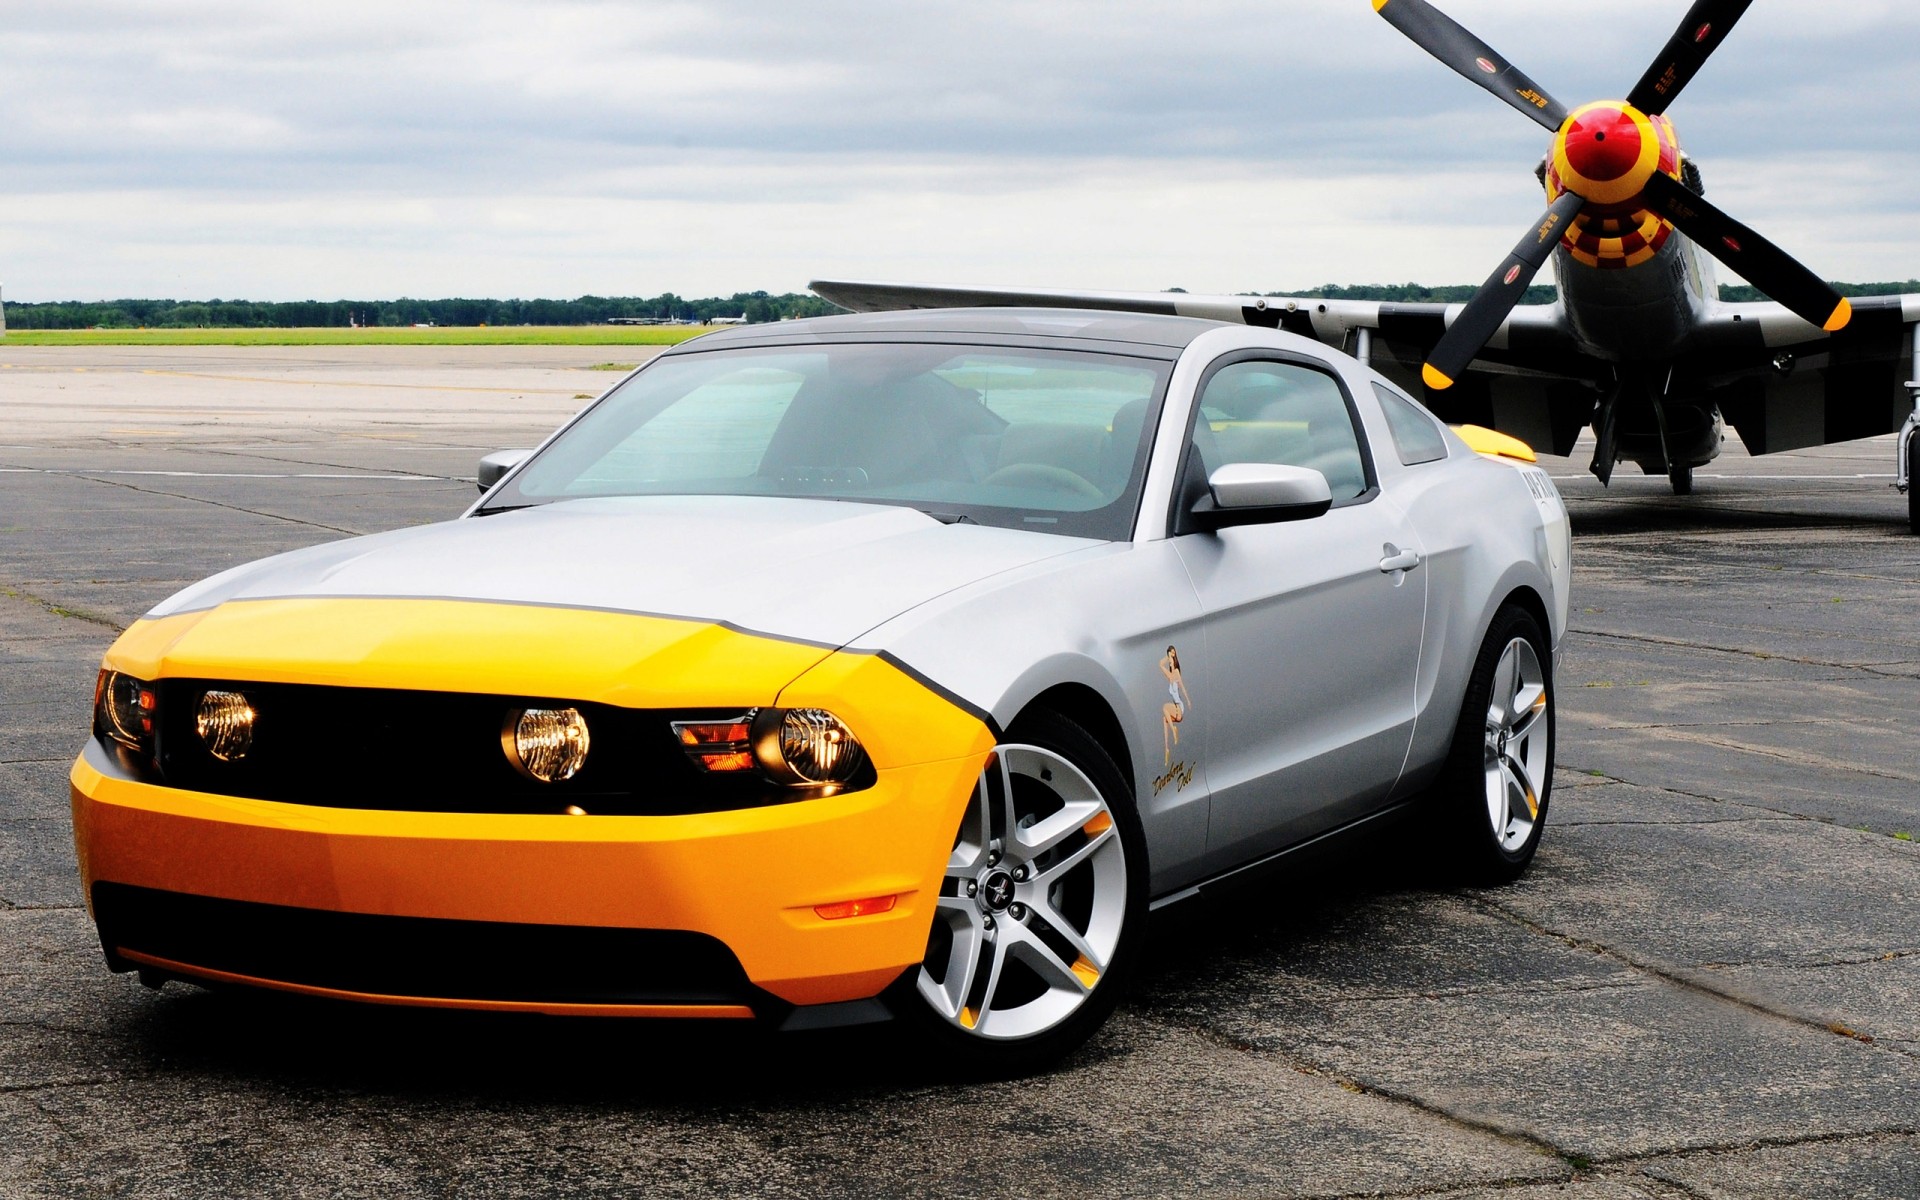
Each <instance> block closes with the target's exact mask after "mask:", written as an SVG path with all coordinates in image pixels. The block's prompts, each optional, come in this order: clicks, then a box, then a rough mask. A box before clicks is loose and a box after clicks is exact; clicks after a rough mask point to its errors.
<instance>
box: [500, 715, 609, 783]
mask: <svg viewBox="0 0 1920 1200" xmlns="http://www.w3.org/2000/svg"><path fill="white" fill-rule="evenodd" d="M589 741H590V739H589V738H588V736H587V719H586V717H584V716H582V715H581V713H580V710H579V709H577V708H525V709H520V710H519V711H517V712H513V713H508V714H507V727H506V729H504V730H502V731H501V734H500V744H501V748H502V749H504V750H506V751H507V760H508V761H509V762H511V763H513V765H514V766H515V767H516V768H518V769H519V771H520V772H521V774H523V775H526V776H527V777H528V778H530V779H537V780H539V781H540V782H541V783H558V782H560V781H561V780H563V779H572V778H573V777H574V776H575V775H577V774H579V773H580V768H581V766H582V765H584V764H585V763H586V761H587V747H588V744H589Z"/></svg>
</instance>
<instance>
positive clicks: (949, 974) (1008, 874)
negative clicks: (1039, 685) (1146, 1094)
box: [892, 712, 1147, 1076]
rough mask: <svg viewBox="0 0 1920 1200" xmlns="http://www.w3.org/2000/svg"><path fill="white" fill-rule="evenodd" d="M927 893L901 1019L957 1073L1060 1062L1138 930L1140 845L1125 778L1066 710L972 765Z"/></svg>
mask: <svg viewBox="0 0 1920 1200" xmlns="http://www.w3.org/2000/svg"><path fill="white" fill-rule="evenodd" d="M1009 826H1011V828H1012V830H1013V833H1012V834H1011V835H1009V832H1008V829H1009ZM940 890H941V896H940V902H939V906H938V909H937V910H936V912H935V914H934V918H933V927H932V929H931V931H930V933H929V936H928V940H927V955H926V959H925V961H924V962H923V963H922V965H921V966H920V967H918V968H916V969H914V970H912V971H909V972H908V973H907V975H906V976H904V977H903V978H902V979H901V981H900V983H899V984H898V985H896V987H895V989H894V992H893V995H892V998H893V1001H894V1007H895V1009H896V1011H898V1012H899V1014H900V1016H901V1017H902V1018H903V1024H905V1025H906V1026H907V1027H908V1028H909V1030H910V1031H911V1032H912V1033H913V1034H914V1035H915V1036H916V1037H918V1038H919V1039H920V1040H922V1041H923V1042H925V1043H927V1044H928V1045H929V1046H930V1047H931V1049H932V1050H933V1052H934V1054H935V1056H936V1058H937V1059H939V1060H940V1061H941V1062H943V1063H944V1064H945V1065H947V1066H950V1067H953V1068H956V1069H958V1070H960V1071H962V1072H964V1073H966V1074H970V1075H990V1076H1008V1075H1017V1074H1023V1073H1026V1072H1030V1071H1033V1070H1037V1069H1039V1068H1041V1067H1044V1066H1047V1065H1049V1064H1051V1063H1052V1062H1054V1061H1056V1060H1057V1059H1059V1058H1061V1057H1062V1056H1063V1055H1065V1054H1067V1053H1069V1052H1070V1051H1072V1050H1073V1049H1075V1048H1076V1047H1078V1046H1079V1045H1080V1044H1081V1043H1083V1042H1085V1041H1086V1040H1087V1038H1089V1037H1090V1036H1092V1034H1093V1032H1094V1031H1095V1030H1096V1029H1098V1028H1099V1027H1100V1025H1101V1023H1102V1022H1104V1021H1105V1020H1106V1019H1107V1017H1108V1015H1109V1014H1110V1013H1112V1011H1113V1008H1114V1005H1115V1004H1117V1003H1118V1002H1119V1000H1120V994H1121V991H1122V989H1123V987H1124V985H1125V982H1126V980H1127V979H1128V977H1129V976H1130V975H1131V973H1132V970H1133V967H1134V960H1135V958H1136V957H1137V955H1138V952H1139V947H1140V943H1141V940H1142V937H1143V935H1144V928H1145V923H1146V908H1147V856H1146V843H1145V839H1144V836H1143V835H1142V832H1141V828H1140V818H1139V816H1138V814H1137V813H1136V812H1135V811H1134V805H1133V789H1132V788H1131V787H1129V786H1128V785H1127V782H1126V776H1125V775H1124V774H1123V773H1122V771H1121V770H1120V768H1119V767H1118V765H1116V764H1115V763H1114V761H1113V758H1112V756H1111V755H1109V754H1108V753H1107V752H1106V750H1105V749H1104V748H1103V747H1102V746H1101V745H1100V743H1099V742H1098V741H1096V740H1095V739H1094V738H1093V736H1092V735H1091V734H1089V733H1087V731H1086V730H1084V729H1082V728H1081V727H1080V726H1079V725H1077V724H1075V723H1074V722H1073V721H1071V720H1068V719H1067V718H1066V717H1063V716H1061V715H1059V714H1057V713H1053V712H1036V713H1033V714H1030V715H1029V716H1025V717H1022V718H1021V719H1020V720H1019V721H1018V722H1016V723H1015V726H1014V728H1012V729H1011V730H1009V731H1008V733H1007V736H1006V737H1005V738H1004V739H1003V741H1002V743H1001V745H1000V746H998V747H996V748H995V750H994V753H993V756H992V758H990V759H989V760H988V766H987V769H986V770H985V771H984V772H983V773H982V774H981V777H980V781H979V783H978V784H977V785H976V787H975V789H974V794H973V798H972V800H971V801H970V802H969V803H968V805H967V811H966V813H965V814H964V815H963V816H962V818H961V823H960V829H959V830H958V831H957V832H956V833H955V836H954V844H953V851H952V854H951V856H950V858H949V859H948V865H947V873H946V878H945V879H944V880H943V881H942V884H941V889H940Z"/></svg>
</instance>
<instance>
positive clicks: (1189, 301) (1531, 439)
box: [809, 279, 1608, 454]
mask: <svg viewBox="0 0 1920 1200" xmlns="http://www.w3.org/2000/svg"><path fill="white" fill-rule="evenodd" d="M809 286H811V287H812V288H813V290H814V292H815V293H817V294H818V295H820V296H822V297H824V298H826V299H828V300H831V301H833V302H834V303H835V304H838V305H840V306H841V307H842V308H849V309H852V310H854V311H855V312H884V311H889V310H896V309H907V308H1003V307H1031V308H1084V309H1095V310H1100V311H1106V312H1137V313H1158V314H1162V315H1166V316H1180V317H1199V318H1203V319H1205V320H1210V321H1231V322H1237V323H1241V324H1247V325H1264V326H1267V327H1268V328H1272V329H1284V330H1287V331H1288V332H1290V333H1297V334H1300V335H1301V336H1303V337H1310V338H1314V339H1316V340H1318V341H1321V342H1324V343H1326V344H1327V345H1329V346H1335V347H1338V348H1339V349H1342V350H1345V351H1346V352H1347V353H1349V354H1353V355H1356V356H1359V357H1364V358H1365V359H1366V360H1367V362H1368V363H1369V364H1370V365H1371V366H1372V367H1373V368H1374V369H1375V370H1377V371H1379V372H1380V373H1381V374H1383V375H1385V376H1386V377H1387V378H1389V379H1391V380H1393V381H1394V382H1395V383H1397V384H1399V385H1400V387H1401V388H1402V389H1404V390H1406V391H1407V392H1408V393H1409V394H1411V395H1414V396H1420V395H1422V394H1423V393H1425V392H1426V388H1425V385H1423V384H1422V383H1421V382H1420V365H1421V364H1422V363H1423V362H1425V361H1426V357H1427V354H1428V352H1429V351H1431V350H1432V349H1433V346H1434V343H1436V342H1438V341H1439V340H1440V335H1441V334H1443V333H1444V332H1446V328H1447V325H1448V324H1449V323H1450V322H1451V321H1452V320H1453V319H1454V318H1455V317H1457V316H1458V315H1459V313H1460V310H1461V308H1462V307H1463V306H1462V305H1459V304H1418V303H1406V302H1401V301H1391V300H1322V299H1319V298H1317V297H1311V296H1202V295H1192V294H1189V293H1186V292H1095V291H1054V290H1048V289H1034V288H1006V287H964V286H955V285H946V284H914V283H862V282H850V281H845V280H827V279H820V280H815V281H814V282H813V283H812V284H811V285H809ZM1607 374H1608V369H1607V366H1606V364H1605V363H1603V362H1601V361H1600V360H1599V359H1596V358H1593V357H1591V356H1589V355H1588V354H1587V353H1586V352H1585V351H1584V350H1582V349H1581V348H1580V345H1579V343H1578V342H1577V341H1576V340H1575V339H1574V337H1573V334H1572V331H1571V329H1570V328H1569V326H1568V324H1567V319H1566V312H1565V310H1564V309H1562V308H1561V306H1560V305H1559V304H1558V303H1553V304H1523V305H1521V306H1519V307H1518V308H1515V309H1514V310H1513V312H1511V313H1510V314H1508V316H1507V319H1506V320H1505V321H1503V322H1502V323H1501V325H1500V327H1499V328H1498V329H1497V330H1495V331H1494V334H1493V336H1492V337H1491V338H1490V339H1488V342H1487V345H1486V348H1485V349H1483V350H1482V351H1481V352H1480V355H1479V357H1478V358H1476V359H1474V361H1473V365H1472V367H1471V368H1469V370H1468V371H1467V373H1466V374H1465V375H1464V376H1463V377H1462V378H1461V379H1460V380H1459V382H1458V383H1457V384H1456V385H1455V386H1454V387H1453V388H1451V389H1449V390H1448V391H1447V392H1446V393H1444V394H1441V395H1427V396H1426V402H1427V405H1428V407H1429V408H1431V409H1433V411H1434V412H1435V414H1436V415H1438V416H1439V417H1440V418H1441V419H1443V420H1446V421H1450V422H1454V423H1468V424H1475V425H1484V426H1486V427H1488V428H1490V429H1498V430H1500V431H1501V432H1503V433H1510V434H1512V435H1514V436H1515V437H1518V438H1520V439H1522V440H1523V441H1526V442H1528V443H1530V444H1531V445H1534V446H1538V447H1540V448H1542V449H1551V450H1552V451H1553V452H1554V453H1556V454H1565V453H1567V451H1568V450H1570V449H1571V448H1572V446H1573V441H1574V438H1575V437H1577V436H1578V435H1579V432H1580V429H1581V427H1582V426H1583V425H1584V424H1585V423H1586V421H1587V420H1588V419H1589V418H1590V417H1591V415H1592V412H1593V397H1594V394H1595V389H1596V388H1597V387H1598V386H1599V385H1600V383H1601V381H1602V380H1603V379H1604V378H1606V376H1607Z"/></svg>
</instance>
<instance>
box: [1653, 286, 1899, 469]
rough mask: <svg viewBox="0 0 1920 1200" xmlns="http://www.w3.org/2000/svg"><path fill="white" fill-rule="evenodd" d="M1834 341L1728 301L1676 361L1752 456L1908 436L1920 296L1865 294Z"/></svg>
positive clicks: (1791, 320) (1766, 308) (1773, 307)
mask: <svg viewBox="0 0 1920 1200" xmlns="http://www.w3.org/2000/svg"><path fill="white" fill-rule="evenodd" d="M1852 304H1853V319H1852V320H1851V321H1849V322H1848V323H1847V326H1846V328H1844V329H1842V330H1840V331H1839V332H1838V333H1833V334H1828V333H1825V332H1822V331H1821V330H1819V329H1816V328H1814V327H1813V326H1812V325H1810V324H1808V323H1807V322H1805V321H1803V320H1801V319H1800V318H1799V317H1796V316H1794V315H1793V314H1792V313H1790V312H1788V311H1787V310H1786V309H1785V308H1782V307H1781V306H1780V305H1778V304H1772V303H1765V302H1762V303H1752V304H1721V305H1719V306H1717V307H1716V308H1715V309H1714V311H1713V312H1712V313H1711V315H1709V316H1708V318H1707V319H1706V320H1705V321H1704V322H1703V323H1702V324H1701V325H1700V326H1698V327H1697V328H1696V331H1695V336H1694V338H1693V341H1692V344H1691V345H1690V346H1689V347H1688V349H1687V351H1686V352H1685V353H1684V354H1683V355H1682V357H1681V358H1680V360H1679V361H1678V362H1677V363H1676V364H1675V369H1676V371H1677V372H1679V373H1680V375H1681V377H1682V378H1685V379H1687V380H1688V381H1690V382H1692V383H1693V384H1694V385H1695V386H1697V387H1699V388H1700V389H1701V390H1702V391H1703V392H1704V393H1705V396H1706V398H1708V399H1710V400H1712V401H1713V402H1714V403H1716V404H1717V405H1719V408H1720V411H1721V413H1722V414H1723V415H1724V416H1725V417H1726V419H1727V421H1728V423H1729V424H1731V425H1732V426H1733V427H1734V429H1735V430H1737V431H1738V432H1739V434H1740V440H1741V441H1742V442H1743V443H1745V445H1746V447H1747V450H1748V452H1749V453H1752V454H1775V453H1778V452H1780V451H1782V450H1796V449H1799V448H1801V447H1803V446H1820V445H1825V444H1827V443H1829V442H1847V441H1852V440H1854V439H1856V438H1864V437H1874V436H1877V435H1879V434H1884V433H1893V432H1896V431H1897V430H1899V429H1900V427H1901V425H1902V424H1903V423H1904V422H1905V421H1906V419H1907V417H1908V415H1909V414H1911V413H1912V412H1913V397H1912V393H1911V392H1910V391H1909V390H1908V388H1907V386H1906V385H1907V381H1908V380H1911V379H1913V378H1915V373H1916V371H1920V361H1916V360H1915V357H1914V327H1915V323H1916V322H1920V295H1914V294H1909V295H1904V296H1863V297H1860V298H1857V299H1854V300H1852Z"/></svg>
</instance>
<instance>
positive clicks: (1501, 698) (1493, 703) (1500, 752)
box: [1436, 605, 1553, 884]
mask: <svg viewBox="0 0 1920 1200" xmlns="http://www.w3.org/2000/svg"><path fill="white" fill-rule="evenodd" d="M1552 786H1553V653H1552V650H1551V648H1550V647H1549V646H1548V644H1547V639H1546V635H1545V634H1544V633H1543V632H1542V631H1541V629H1540V623H1539V622H1538V621H1537V620H1535V619H1534V617H1533V615H1532V614H1531V613H1529V612H1527V611H1526V610H1525V609H1523V608H1520V607H1518V606H1516V605H1508V606H1506V607H1504V608H1502V609H1501V610H1500V611H1499V612H1498V613H1497V614H1495V616H1494V619H1493V625H1492V627H1491V628H1490V629H1489V630H1488V631H1487V637H1486V640H1485V641H1484V642H1482V643H1481V646H1480V653H1479V655H1478V656H1477V657H1476V658H1475V660H1474V665H1473V674H1472V676H1471V677H1470V678H1469V679H1468V682H1467V694H1466V697H1465V699H1464V700H1462V702H1461V705H1460V724H1459V726H1458V727H1457V728H1456V729H1455V731H1454V736H1453V749H1452V751H1451V753H1450V754H1449V757H1448V759H1447V766H1446V770H1445V772H1444V773H1443V774H1442V776H1441V780H1440V795H1439V796H1438V798H1437V799H1438V801H1439V805H1438V811H1437V813H1436V816H1437V817H1438V818H1439V820H1440V822H1441V825H1442V832H1443V833H1444V834H1445V835H1446V838H1445V840H1446V841H1447V842H1450V843H1451V845H1452V851H1453V855H1454V857H1453V859H1452V862H1453V863H1454V864H1455V865H1456V866H1457V868H1458V869H1457V871H1456V872H1455V873H1456V874H1458V875H1460V876H1461V877H1463V878H1464V879H1465V880H1467V881H1469V882H1473V883H1487V884H1494V883H1506V882H1510V881H1511V880H1513V879H1516V878H1518V877H1519V875H1520V873H1521V872H1522V871H1525V870H1526V869H1527V864H1528V863H1530V862H1532V861H1533V855H1534V851H1535V850H1536V849H1538V848H1539V845H1540V835H1541V833H1542V832H1543V831H1544V830H1545V829H1546V824H1547V800H1548V793H1549V792H1550V790H1551V789H1552Z"/></svg>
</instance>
